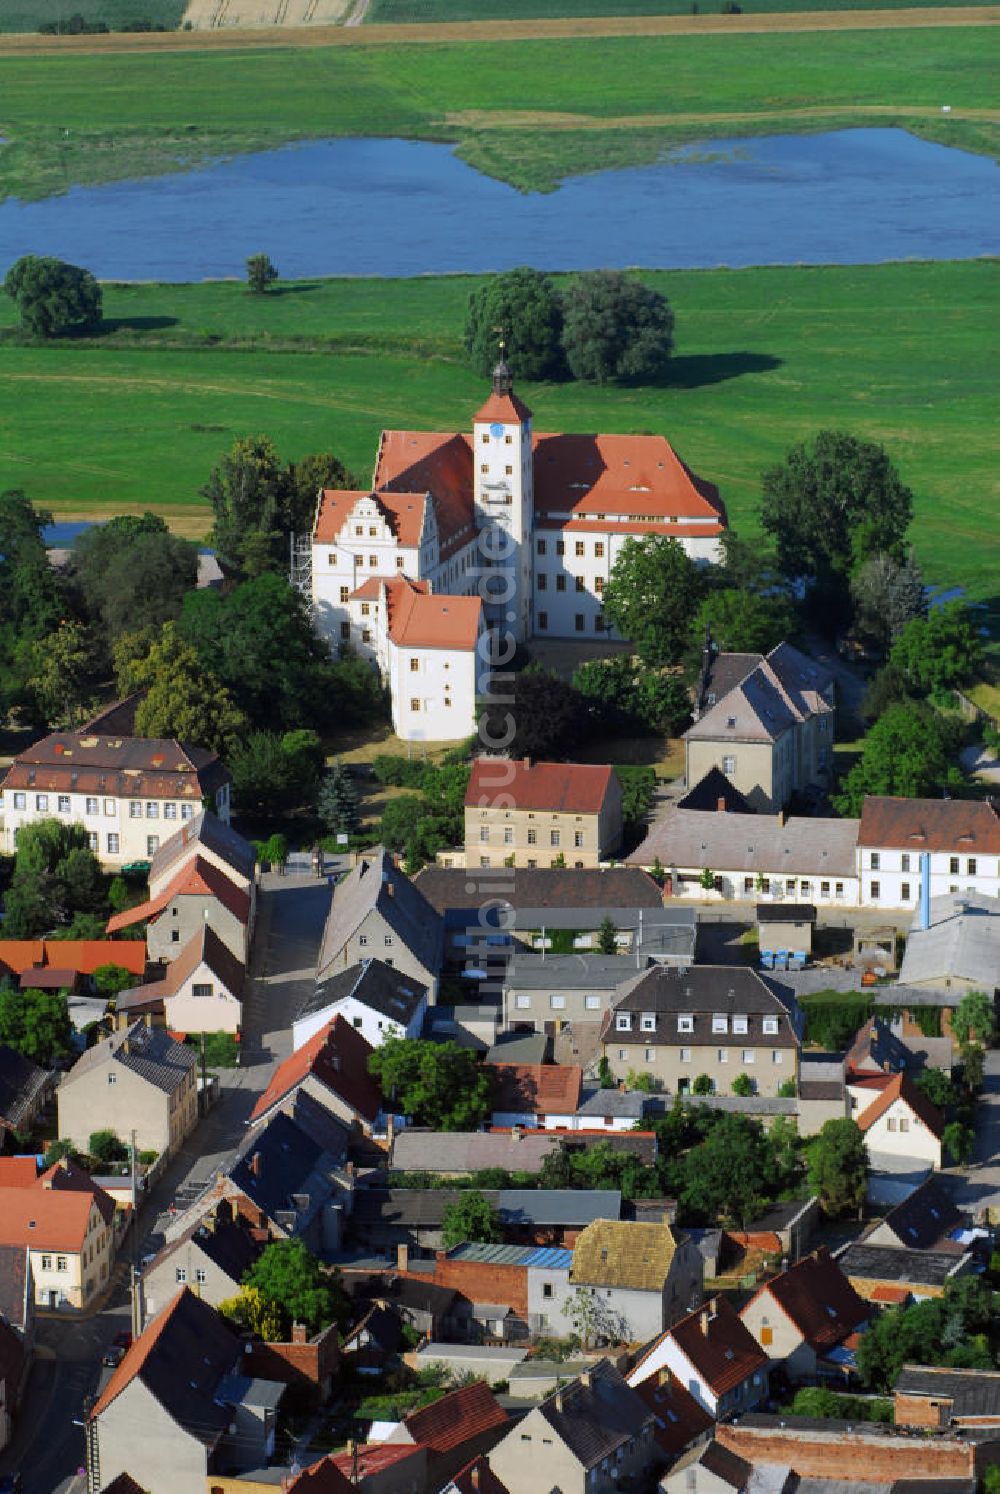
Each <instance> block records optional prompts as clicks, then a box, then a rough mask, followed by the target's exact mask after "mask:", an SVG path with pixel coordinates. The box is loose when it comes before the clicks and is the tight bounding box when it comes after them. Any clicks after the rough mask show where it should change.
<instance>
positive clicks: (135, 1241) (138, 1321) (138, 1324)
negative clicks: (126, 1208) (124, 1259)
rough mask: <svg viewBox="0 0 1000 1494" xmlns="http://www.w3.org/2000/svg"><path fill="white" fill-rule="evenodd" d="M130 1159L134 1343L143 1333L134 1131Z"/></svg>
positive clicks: (130, 1295)
mask: <svg viewBox="0 0 1000 1494" xmlns="http://www.w3.org/2000/svg"><path fill="white" fill-rule="evenodd" d="M129 1157H130V1167H131V1173H132V1260H131V1262H130V1265H129V1301H130V1304H131V1308H132V1339H133V1342H134V1341H135V1340H136V1339H137V1338H138V1337H139V1335H140V1334H141V1332H142V1302H141V1296H140V1292H141V1283H140V1279H139V1266H138V1255H139V1210H138V1197H137V1194H138V1187H137V1180H136V1160H137V1158H136V1136H135V1131H134V1130H133V1131H132V1132H131V1133H130V1135H129Z"/></svg>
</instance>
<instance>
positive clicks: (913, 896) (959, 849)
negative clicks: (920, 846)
mask: <svg viewBox="0 0 1000 1494" xmlns="http://www.w3.org/2000/svg"><path fill="white" fill-rule="evenodd" d="M858 875H859V878H860V884H861V903H862V906H863V907H866V908H915V907H916V906H917V904H918V902H919V901H920V889H921V882H922V875H921V856H920V852H919V851H901V850H899V849H898V848H896V847H894V846H878V847H876V846H864V845H859V846H858ZM930 886H931V891H930V895H931V897H932V898H935V897H944V896H945V895H946V894H947V893H949V892H974V893H977V894H979V895H981V896H984V897H1000V856H996V855H980V854H970V851H969V847H968V846H967V845H966V846H961V845H957V844H956V846H955V848H954V850H949V851H933V852H931V853H930Z"/></svg>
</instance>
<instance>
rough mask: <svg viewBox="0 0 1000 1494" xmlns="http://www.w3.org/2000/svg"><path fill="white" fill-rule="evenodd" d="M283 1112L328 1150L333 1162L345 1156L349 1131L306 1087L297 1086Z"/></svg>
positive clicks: (318, 1144) (301, 1129)
mask: <svg viewBox="0 0 1000 1494" xmlns="http://www.w3.org/2000/svg"><path fill="white" fill-rule="evenodd" d="M285 1114H286V1115H288V1116H290V1117H291V1119H292V1120H293V1121H294V1122H295V1124H296V1125H297V1126H298V1128H299V1130H300V1131H304V1132H305V1133H306V1135H307V1136H308V1137H309V1139H310V1141H314V1142H315V1143H316V1145H317V1146H319V1147H322V1149H323V1150H324V1151H325V1152H329V1153H330V1156H331V1157H332V1158H333V1159H334V1161H335V1162H342V1161H343V1159H344V1158H345V1157H346V1156H347V1143H348V1140H349V1137H350V1132H349V1131H348V1129H347V1127H346V1126H345V1125H343V1124H342V1123H341V1122H340V1121H339V1120H338V1119H337V1117H336V1116H335V1115H334V1114H333V1112H332V1111H330V1110H327V1108H326V1106H325V1105H321V1104H320V1102H319V1100H317V1099H315V1098H314V1096H313V1095H311V1094H310V1093H309V1091H308V1090H307V1089H301V1088H299V1089H297V1090H296V1091H295V1094H294V1096H293V1098H292V1101H291V1104H290V1106H289V1107H288V1108H287V1109H286V1111H285Z"/></svg>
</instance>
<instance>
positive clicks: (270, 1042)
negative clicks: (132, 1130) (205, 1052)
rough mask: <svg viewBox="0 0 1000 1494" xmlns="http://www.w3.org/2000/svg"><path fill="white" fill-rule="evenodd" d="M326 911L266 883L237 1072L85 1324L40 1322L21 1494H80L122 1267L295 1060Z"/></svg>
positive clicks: (318, 900)
mask: <svg viewBox="0 0 1000 1494" xmlns="http://www.w3.org/2000/svg"><path fill="white" fill-rule="evenodd" d="M329 906H330V888H329V886H328V885H327V883H326V881H325V880H323V881H319V880H317V878H316V877H315V876H311V875H310V876H304V875H303V876H299V875H289V876H286V877H279V876H276V875H273V874H268V875H266V876H265V877H264V878H263V879H262V885H261V888H260V892H259V894H258V916H257V927H256V930H255V933H254V947H253V952H252V958H251V967H250V968H251V974H250V979H249V981H248V985H247V988H246V991H245V993H244V1011H243V1017H244V1041H243V1045H242V1049H241V1055H240V1058H241V1062H240V1066H239V1068H236V1069H224V1070H221V1071H219V1081H220V1095H219V1100H218V1102H217V1104H216V1105H215V1106H214V1108H213V1109H212V1110H211V1111H209V1113H208V1115H206V1116H205V1117H204V1119H203V1120H202V1121H201V1122H200V1123H199V1125H198V1127H197V1129H196V1130H195V1131H194V1132H193V1133H192V1135H191V1136H190V1137H189V1138H188V1140H187V1144H186V1145H185V1146H184V1147H182V1149H181V1150H180V1152H178V1154H177V1156H176V1157H175V1158H174V1159H173V1160H172V1162H171V1164H170V1166H169V1167H168V1168H167V1169H166V1170H165V1172H164V1173H163V1175H162V1176H161V1177H160V1178H159V1179H158V1181H157V1183H156V1184H155V1186H154V1187H153V1188H152V1189H151V1190H150V1193H149V1195H148V1196H147V1197H146V1198H145V1199H144V1200H143V1201H142V1203H141V1204H140V1206H139V1216H138V1218H137V1220H136V1221H135V1225H134V1226H133V1231H132V1232H131V1233H130V1234H129V1235H128V1236H126V1239H125V1242H124V1244H123V1248H122V1252H121V1255H120V1257H119V1264H118V1266H117V1267H116V1271H115V1286H114V1288H113V1290H112V1292H111V1293H110V1296H109V1298H108V1301H107V1303H106V1305H105V1306H104V1307H102V1309H101V1310H100V1311H99V1312H96V1313H94V1314H92V1315H91V1316H89V1317H84V1318H72V1319H70V1318H61V1317H57V1316H55V1315H53V1316H51V1317H50V1316H47V1315H46V1316H42V1317H39V1320H38V1332H37V1343H38V1349H37V1352H36V1357H35V1361H34V1364H33V1365H32V1369H31V1375H30V1379H29V1381H28V1386H27V1390H26V1393H25V1397H24V1403H23V1409H22V1412H21V1415H20V1417H19V1419H18V1422H17V1426H16V1431H15V1436H14V1440H13V1442H12V1444H11V1446H10V1447H9V1448H7V1449H6V1451H5V1452H3V1453H2V1454H0V1473H8V1472H11V1471H12V1470H13V1469H15V1468H19V1469H20V1470H21V1472H22V1473H23V1475H24V1494H83V1490H84V1489H85V1480H84V1479H82V1478H79V1477H78V1476H77V1470H78V1469H80V1468H81V1467H82V1466H83V1462H84V1439H83V1430H82V1426H81V1425H80V1423H81V1421H82V1417H83V1408H84V1402H85V1399H86V1398H87V1397H88V1396H90V1395H93V1393H94V1392H95V1390H96V1388H97V1383H98V1379H99V1376H100V1360H101V1354H102V1353H103V1352H104V1350H105V1349H106V1348H107V1347H108V1346H109V1344H110V1343H111V1341H112V1339H113V1338H114V1336H115V1334H116V1333H117V1332H118V1331H119V1329H122V1328H127V1327H128V1326H129V1322H130V1309H129V1295H128V1262H129V1261H130V1259H131V1258H132V1253H133V1251H134V1252H135V1257H136V1259H137V1260H139V1261H141V1260H142V1258H143V1257H144V1256H146V1255H148V1254H151V1253H152V1252H154V1251H155V1250H157V1249H158V1248H159V1247H160V1245H162V1243H163V1230H164V1227H165V1225H166V1223H167V1221H168V1220H169V1218H170V1213H169V1210H170V1207H171V1205H172V1204H176V1206H177V1207H178V1208H183V1207H184V1206H185V1205H187V1204H190V1203H192V1202H193V1201H194V1200H195V1199H196V1198H197V1197H198V1196H199V1194H200V1193H201V1192H202V1191H203V1190H204V1189H205V1187H207V1185H208V1184H209V1183H211V1182H212V1180H213V1179H214V1178H215V1176H216V1174H217V1173H218V1172H220V1171H221V1170H223V1169H224V1168H225V1167H226V1166H227V1165H228V1164H229V1162H230V1161H231V1159H232V1158H233V1156H234V1155H235V1153H236V1150H237V1148H238V1147H239V1144H240V1142H241V1140H242V1138H243V1135H244V1131H245V1127H246V1121H247V1118H248V1116H249V1115H250V1112H251V1110H252V1109H253V1107H254V1104H255V1102H256V1100H257V1098H258V1096H259V1095H260V1094H262V1093H263V1091H264V1090H265V1089H266V1088H267V1085H268V1083H269V1082H270V1079H271V1076H272V1075H273V1073H274V1071H275V1069H276V1068H277V1066H278V1063H279V1062H280V1061H281V1059H283V1058H285V1057H287V1055H288V1054H289V1053H290V1052H291V1046H292V1042H291V1031H290V1023H291V1019H292V1017H293V1016H294V1015H295V1013H296V1012H297V1010H298V1008H299V1005H300V1004H301V1001H302V998H303V996H304V995H305V994H306V993H307V992H308V991H309V990H311V988H312V984H313V980H314V977H315V969H316V955H317V952H318V950H319V943H320V939H321V938H322V934H323V924H324V922H325V919H326V913H327V909H328V908H329Z"/></svg>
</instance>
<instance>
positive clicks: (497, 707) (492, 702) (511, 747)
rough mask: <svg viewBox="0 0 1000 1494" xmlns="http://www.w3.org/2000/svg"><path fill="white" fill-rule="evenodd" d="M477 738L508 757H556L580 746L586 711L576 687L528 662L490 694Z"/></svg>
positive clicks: (481, 712)
mask: <svg viewBox="0 0 1000 1494" xmlns="http://www.w3.org/2000/svg"><path fill="white" fill-rule="evenodd" d="M479 721H480V725H479V736H480V740H481V742H482V743H483V745H484V746H485V747H487V748H488V749H489V750H490V751H491V752H492V751H496V752H503V753H507V754H509V755H510V756H511V757H559V756H561V755H562V754H563V753H565V752H567V751H569V750H570V749H571V748H572V747H573V746H574V745H579V742H580V740H581V736H582V735H583V734H584V733H585V730H586V723H587V713H586V708H585V706H584V702H583V699H582V697H581V696H580V694H579V693H578V691H576V690H574V688H573V686H572V685H571V684H569V683H568V682H567V681H566V680H563V679H560V677H559V676H558V675H557V674H553V673H552V672H551V671H549V670H547V669H537V668H533V667H531V666H529V667H528V668H526V669H522V670H520V671H519V673H517V674H516V675H514V676H513V679H512V682H511V688H510V689H508V688H507V687H506V686H504V687H503V688H501V689H499V690H497V692H496V693H495V695H494V696H491V697H489V698H488V700H487V702H486V704H485V705H484V706H483V708H482V710H481V711H480V718H479Z"/></svg>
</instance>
